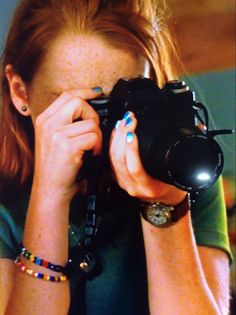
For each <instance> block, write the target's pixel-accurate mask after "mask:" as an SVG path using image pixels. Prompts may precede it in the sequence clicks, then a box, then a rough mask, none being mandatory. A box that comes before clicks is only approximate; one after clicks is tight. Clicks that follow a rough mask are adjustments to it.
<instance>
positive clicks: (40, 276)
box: [15, 257, 68, 282]
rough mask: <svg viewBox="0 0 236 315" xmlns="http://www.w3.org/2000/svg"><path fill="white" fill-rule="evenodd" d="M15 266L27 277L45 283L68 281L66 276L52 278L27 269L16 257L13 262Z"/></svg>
mask: <svg viewBox="0 0 236 315" xmlns="http://www.w3.org/2000/svg"><path fill="white" fill-rule="evenodd" d="M15 264H16V266H17V267H19V269H20V270H21V271H23V272H25V273H27V274H28V275H30V276H32V277H35V278H38V279H42V280H45V281H52V282H65V281H67V280H68V278H67V276H65V275H61V276H58V277H54V276H50V275H46V274H43V273H40V272H35V271H34V270H33V269H29V268H27V267H26V266H25V265H24V264H23V263H22V261H21V260H20V257H17V259H16V260H15Z"/></svg>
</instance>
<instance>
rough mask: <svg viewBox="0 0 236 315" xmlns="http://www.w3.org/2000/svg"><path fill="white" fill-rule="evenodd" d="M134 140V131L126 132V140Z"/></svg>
mask: <svg viewBox="0 0 236 315" xmlns="http://www.w3.org/2000/svg"><path fill="white" fill-rule="evenodd" d="M133 141H134V133H133V132H128V133H127V135H126V142H127V143H131V142H133Z"/></svg>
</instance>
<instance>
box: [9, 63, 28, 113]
mask: <svg viewBox="0 0 236 315" xmlns="http://www.w3.org/2000/svg"><path fill="white" fill-rule="evenodd" d="M5 71H6V77H7V80H8V83H9V87H10V93H11V99H12V102H13V104H14V106H15V108H16V109H17V110H18V112H19V113H20V114H21V115H23V116H30V110H29V106H28V100H27V90H26V85H25V83H24V82H23V80H22V79H21V77H20V76H19V75H18V74H16V73H15V71H14V68H13V66H12V65H7V66H6V69H5Z"/></svg>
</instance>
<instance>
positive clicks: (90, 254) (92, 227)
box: [66, 152, 102, 280]
mask: <svg viewBox="0 0 236 315" xmlns="http://www.w3.org/2000/svg"><path fill="white" fill-rule="evenodd" d="M84 164H85V165H84V168H83V172H84V173H83V176H84V178H86V179H87V181H88V187H87V206H86V215H85V226H84V236H83V238H82V239H81V240H80V241H79V242H78V244H77V245H76V246H75V247H74V248H72V249H71V250H70V253H69V262H68V264H67V267H66V268H67V274H68V276H70V275H72V274H78V273H81V276H82V277H85V278H87V279H89V280H91V279H93V278H94V277H96V276H98V275H99V274H100V273H101V266H100V260H99V256H98V254H97V251H96V246H95V238H96V234H97V217H98V212H99V211H98V209H97V208H98V202H97V199H98V191H99V184H100V178H101V174H102V159H101V157H99V156H93V155H92V152H87V154H86V159H85V160H84Z"/></svg>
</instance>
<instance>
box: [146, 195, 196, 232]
mask: <svg viewBox="0 0 236 315" xmlns="http://www.w3.org/2000/svg"><path fill="white" fill-rule="evenodd" d="M155 207H157V208H158V209H160V208H162V211H163V214H164V213H165V216H167V220H168V221H167V222H166V223H167V224H171V223H173V222H177V221H178V220H180V219H181V218H182V217H184V216H185V214H186V213H187V212H188V211H189V210H190V208H191V202H190V194H189V193H187V194H186V196H185V198H184V199H183V200H182V201H181V202H180V203H179V204H177V205H176V206H169V205H165V204H162V203H160V202H143V203H141V214H142V217H143V218H144V219H145V220H146V221H148V222H149V223H152V224H153V225H156V226H162V224H155V223H154V222H151V221H150V219H148V216H147V212H148V209H150V208H155ZM166 223H163V225H166Z"/></svg>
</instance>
